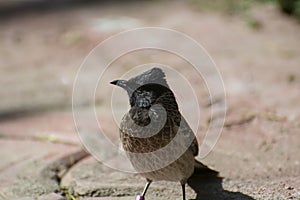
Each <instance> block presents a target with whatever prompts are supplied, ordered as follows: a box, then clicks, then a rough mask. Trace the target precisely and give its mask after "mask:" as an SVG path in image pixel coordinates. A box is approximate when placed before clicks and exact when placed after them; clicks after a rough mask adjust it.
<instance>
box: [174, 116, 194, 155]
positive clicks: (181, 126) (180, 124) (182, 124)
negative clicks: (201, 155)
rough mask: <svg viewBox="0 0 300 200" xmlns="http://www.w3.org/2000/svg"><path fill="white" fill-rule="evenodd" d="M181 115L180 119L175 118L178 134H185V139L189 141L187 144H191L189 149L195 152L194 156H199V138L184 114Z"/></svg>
mask: <svg viewBox="0 0 300 200" xmlns="http://www.w3.org/2000/svg"><path fill="white" fill-rule="evenodd" d="M180 116H181V119H180V120H179V119H175V124H176V126H175V127H176V131H177V134H182V135H183V137H184V138H185V141H186V142H187V144H186V145H189V147H188V149H189V150H190V151H191V152H192V153H193V155H194V156H197V155H198V151H199V148H198V142H197V138H196V136H195V134H194V132H193V130H192V129H191V128H190V126H189V124H188V123H187V121H186V120H185V119H184V117H183V116H182V115H180Z"/></svg>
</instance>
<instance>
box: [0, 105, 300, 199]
mask: <svg viewBox="0 0 300 200" xmlns="http://www.w3.org/2000/svg"><path fill="white" fill-rule="evenodd" d="M254 115H255V117H254V118H255V119H252V120H249V119H248V118H249V116H246V117H243V116H244V115H237V114H236V113H235V114H229V116H228V119H227V122H226V127H225V129H224V131H223V132H224V133H223V136H222V137H221V139H220V141H219V143H218V145H217V146H216V148H215V149H214V151H213V152H212V153H211V154H210V155H209V156H208V157H207V158H206V159H204V162H205V163H206V164H209V165H210V166H213V167H214V168H216V169H217V170H219V171H220V175H221V176H222V177H225V178H224V179H222V178H216V177H215V178H203V177H202V176H199V177H198V176H197V175H195V176H194V177H192V179H191V180H190V181H189V185H190V186H191V187H192V188H193V189H192V188H191V187H187V196H188V198H190V199H191V198H197V199H270V200H271V199H299V196H300V194H299V191H300V187H299V186H300V179H299V178H297V176H298V175H299V167H294V166H295V165H297V166H299V163H298V160H297V152H298V150H297V148H291V147H293V146H295V147H296V146H297V139H298V136H297V135H295V134H293V133H289V139H288V138H286V137H285V136H282V135H278V136H276V137H274V138H273V139H272V140H274V141H276V142H274V141H268V139H266V138H264V136H261V137H262V138H261V139H258V138H255V137H254V138H255V140H257V141H254V140H253V136H255V135H256V134H254V135H253V132H254V130H257V129H259V127H261V126H262V125H263V126H264V127H265V128H267V126H268V124H269V125H270V123H271V124H272V126H274V122H273V121H272V120H269V119H268V118H266V117H265V116H258V115H257V114H254ZM273 117H274V116H273ZM272 119H273V118H272ZM276 119H277V118H276ZM243 123H246V124H247V127H246V126H245V125H243ZM53 124H55V126H53ZM72 126H73V128H71V127H72ZM275 126H276V125H275ZM0 127H1V129H0V133H1V138H0V143H1V144H0V145H1V151H0V180H1V182H0V188H1V189H0V197H1V198H0V199H4V200H6V199H38V200H44V199H45V200H46V199H49V200H59V199H71V200H74V199H84V200H102V199H103V200H108V199H111V200H116V199H120V200H129V199H131V200H133V199H135V195H137V194H139V193H140V192H141V191H142V190H143V187H144V184H145V180H144V179H143V178H141V177H139V176H138V175H135V174H128V173H123V172H119V171H117V170H114V169H110V168H108V167H106V166H104V165H103V164H100V163H99V162H98V161H96V160H95V159H94V158H93V157H91V156H89V155H88V154H87V153H86V152H85V151H84V150H82V148H81V145H80V141H79V140H78V137H77V134H76V132H75V129H74V125H73V121H72V114H71V113H70V112H67V111H64V112H53V113H40V114H39V115H38V116H27V117H25V118H18V119H14V120H10V121H2V122H0ZM228 127H229V128H228ZM273 129H274V128H273ZM23 130H24V131H23ZM29 130H30V131H29ZM241 130H243V133H242V134H240V132H241ZM37 133H40V136H39V137H38V135H37ZM251 133H252V134H251ZM285 138H286V139H288V141H287V140H286V139H285ZM292 138H295V139H294V140H293V139H292ZM286 142H289V147H290V148H287V146H282V145H286ZM253 144H254V145H253ZM278 148H281V151H280V152H281V154H280V155H274V154H273V153H272V152H273V151H274V149H278ZM286 156H289V157H286ZM266 158H267V161H266ZM283 159H286V161H285V162H284V163H283V162H281V161H280V160H283ZM289 163H291V164H289ZM147 199H181V187H180V185H179V183H169V182H157V183H153V184H152V185H151V187H150V189H149V192H148V194H147Z"/></svg>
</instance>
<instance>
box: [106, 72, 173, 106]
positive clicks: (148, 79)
mask: <svg viewBox="0 0 300 200" xmlns="http://www.w3.org/2000/svg"><path fill="white" fill-rule="evenodd" d="M110 83H111V84H113V85H117V86H119V87H121V88H123V89H125V90H126V91H127V93H128V96H129V101H130V105H131V107H133V106H137V107H140V108H150V107H151V106H152V105H153V104H155V102H156V100H157V99H158V98H159V97H160V96H161V95H162V94H163V93H164V92H166V91H170V89H169V86H168V84H167V81H166V79H165V74H164V72H163V71H162V70H161V69H159V68H152V69H150V70H148V71H146V72H144V73H142V74H140V75H138V76H136V77H133V78H131V79H129V80H128V81H127V80H115V81H112V82H110Z"/></svg>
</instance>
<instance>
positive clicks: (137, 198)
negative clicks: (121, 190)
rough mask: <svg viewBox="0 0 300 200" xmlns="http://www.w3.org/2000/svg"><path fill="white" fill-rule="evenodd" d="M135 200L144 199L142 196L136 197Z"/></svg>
mask: <svg viewBox="0 0 300 200" xmlns="http://www.w3.org/2000/svg"><path fill="white" fill-rule="evenodd" d="M135 200H145V198H144V196H142V195H137V196H136V198H135Z"/></svg>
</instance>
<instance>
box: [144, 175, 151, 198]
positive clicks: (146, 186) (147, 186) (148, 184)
mask: <svg viewBox="0 0 300 200" xmlns="http://www.w3.org/2000/svg"><path fill="white" fill-rule="evenodd" d="M151 183H152V181H151V180H149V179H147V184H146V185H145V188H144V191H143V193H142V196H143V197H144V196H145V195H146V192H147V190H148V188H149V186H150V184H151Z"/></svg>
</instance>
